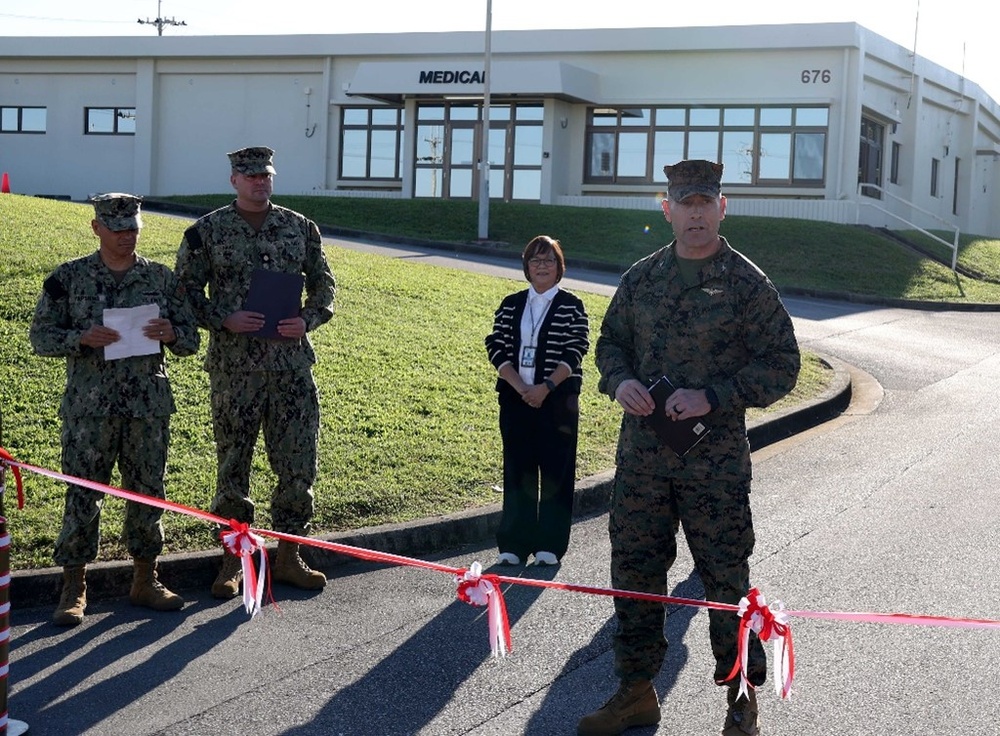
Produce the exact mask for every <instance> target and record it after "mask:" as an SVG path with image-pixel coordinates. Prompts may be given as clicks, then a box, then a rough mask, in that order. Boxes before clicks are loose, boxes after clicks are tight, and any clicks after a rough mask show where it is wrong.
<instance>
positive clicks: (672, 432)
mask: <svg viewBox="0 0 1000 736" xmlns="http://www.w3.org/2000/svg"><path fill="white" fill-rule="evenodd" d="M676 390H677V389H676V388H674V385H673V384H672V383H670V380H669V379H668V378H667V377H666V376H660V378H658V379H657V380H656V381H655V382H654V383H653V385H652V386H650V387H649V394H650V396H652V397H653V401H654V402H656V408H655V409H653V413H652V414H650V415H649V416H648V417H646V418H647V419H648V420H649V423H650V424H652V425H653V429H654V430H656V434H657V436H659V438H660V441H661V442H663V443H664V444H665V445H667V446H668V447H670V449H671V450H673V451H674V452H676V453H677V454H678V455H681V456H682V457H683V456H684V455H687V454H688V452H689V451H690V450H691V448H692V447H694V446H695V445H697V444H698V443H699V442H701V441H702V440H703V439H705V437H706V436H707V435H708V433H709V432H711V431H712V430H711V428H710V427H709V426H708V425H707V424H705V422H704V419H705V418H704V417H692V418H690V419H677V420H675V419H672V418H671V417H670V416H669V415H668V414H667V411H666V402H667V398H668V397H669V396H670V394H672V393H673V392H674V391H676Z"/></svg>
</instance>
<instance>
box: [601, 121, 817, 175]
mask: <svg viewBox="0 0 1000 736" xmlns="http://www.w3.org/2000/svg"><path fill="white" fill-rule="evenodd" d="M588 118H589V119H588V126H587V169H586V173H585V180H586V182H587V183H593V184H605V183H607V184H655V183H659V182H662V180H663V174H662V169H663V165H664V164H669V163H673V162H675V161H680V160H682V159H685V158H688V159H693V158H700V159H707V160H709V161H721V162H722V163H723V164H724V166H725V169H724V171H723V178H722V181H723V183H724V184H727V185H730V186H732V185H737V186H738V185H747V186H753V185H758V186H759V185H766V186H796V187H801V186H816V187H819V186H822V185H823V182H824V180H825V178H826V142H827V135H828V127H829V109H828V108H826V107H794V106H792V107H790V106H782V107H764V106H748V105H740V106H732V107H726V106H711V107H695V106H688V107H650V108H591V109H590V110H589V111H588Z"/></svg>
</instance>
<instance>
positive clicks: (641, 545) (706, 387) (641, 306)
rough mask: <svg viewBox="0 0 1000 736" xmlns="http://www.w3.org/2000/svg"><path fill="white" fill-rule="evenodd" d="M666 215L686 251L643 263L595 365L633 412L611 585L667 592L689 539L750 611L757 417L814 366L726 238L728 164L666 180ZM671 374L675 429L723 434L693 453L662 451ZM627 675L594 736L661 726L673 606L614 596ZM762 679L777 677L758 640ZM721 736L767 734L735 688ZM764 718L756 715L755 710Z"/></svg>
mask: <svg viewBox="0 0 1000 736" xmlns="http://www.w3.org/2000/svg"><path fill="white" fill-rule="evenodd" d="M665 171H666V173H667V176H668V178H669V181H670V184H669V189H668V191H669V201H665V202H664V212H665V214H666V215H667V219H668V220H670V221H671V223H672V225H673V228H674V234H675V240H674V241H673V242H672V243H671V244H670V245H668V246H666V247H664V248H662V249H660V250H658V251H656V252H655V253H653V254H652V255H650V256H648V257H646V258H644V259H642V260H640V261H639V262H638V263H636V264H634V265H633V266H632V267H631V268H630V269H629V270H628V271H627V272H626V273H625V274H624V275H623V276H622V279H621V283H620V285H619V287H618V290H617V292H616V293H615V295H614V297H613V298H612V301H611V304H610V305H609V307H608V310H607V313H606V314H605V317H604V321H603V324H602V325H601V332H600V337H599V338H598V340H597V345H596V352H595V358H596V363H597V367H598V370H599V371H600V374H601V376H600V381H599V390H600V391H601V392H602V393H606V394H608V395H609V396H611V397H612V398H614V399H616V400H618V401H619V403H621V404H622V406H623V408H624V409H625V414H624V416H623V419H622V425H621V432H620V436H619V442H618V450H617V458H616V465H617V469H616V474H615V479H614V484H613V490H612V497H611V510H610V518H609V524H608V530H609V534H610V538H611V547H612V550H611V582H612V585H613V586H614V587H615V588H617V589H624V590H636V591H643V592H649V593H656V594H666V593H667V592H668V588H667V571H668V570H669V569H670V567H671V565H672V564H673V562H674V559H675V557H676V549H677V548H676V534H677V531H678V528H679V527H683V529H684V534H685V537H686V539H687V543H688V547H689V549H690V550H691V553H692V556H693V558H694V563H695V567H696V569H697V571H698V574H699V576H700V578H701V580H702V583H703V585H704V587H705V595H706V599H707V600H711V601H716V602H720V603H732V604H736V603H738V602H739V600H740V598H741V597H742V596H744V595H746V593H747V592H748V591H749V589H750V571H749V563H748V560H749V557H750V555H751V553H752V552H753V547H754V531H753V522H752V516H751V509H750V499H749V494H750V480H751V462H750V446H749V443H748V441H747V434H746V418H745V415H746V409H747V407H765V406H768V405H769V404H771V403H773V402H775V401H777V400H778V399H780V398H781V397H782V396H784V395H785V394H787V393H788V392H789V391H790V390H791V389H792V388H794V386H795V382H796V380H797V378H798V372H799V366H800V356H799V348H798V344H797V342H796V339H795V333H794V329H793V326H792V321H791V318H790V317H789V315H788V313H787V311H786V310H785V308H784V306H783V304H782V302H781V299H780V297H779V295H778V293H777V291H776V290H775V288H774V286H773V285H772V284H771V282H770V281H769V280H768V278H767V276H766V275H765V274H764V273H763V272H762V271H761V270H760V269H759V268H757V266H755V265H754V264H753V263H752V262H751V261H750V260H748V259H747V258H746V257H745V256H743V255H742V254H740V253H739V252H737V251H736V250H734V249H733V248H732V247H731V246H730V245H729V243H728V242H727V241H726V239H725V238H723V237H721V236H719V235H718V223H719V222H720V221H721V220H722V218H723V217H724V216H725V198H724V197H722V196H721V187H720V181H721V175H722V165H721V164H715V163H712V162H707V161H684V162H680V163H679V164H677V165H675V166H668V167H666V168H665ZM663 375H666V376H667V377H668V378H669V379H670V381H671V383H673V385H674V386H677V387H680V388H679V390H677V391H676V392H674V393H673V394H672V395H671V396H669V397H667V400H666V403H665V406H664V407H663V409H662V410H664V411H666V412H667V413H668V414H669V415H670V416H671V417H672V418H682V419H687V418H691V417H695V416H704V422H705V424H707V425H708V426H710V428H711V431H710V433H709V434H708V435H707V436H706V437H705V438H704V439H703V440H702V441H701V442H700V443H698V444H696V445H695V446H694V447H693V448H692V449H691V450H690V451H689V452H688V453H687V454H686V455H684V456H679V455H678V454H676V453H675V452H674V451H673V450H672V449H670V448H669V447H668V446H666V445H665V444H663V443H662V441H661V440H660V439H659V438H658V436H657V434H656V433H655V431H654V430H653V428H652V426H651V425H650V422H649V421H648V419H647V417H648V415H649V414H650V413H651V412H652V411H653V402H652V400H651V399H650V398H649V394H648V392H647V391H646V388H647V387H648V386H649V385H650V384H651V383H652V382H653V381H654V380H656V379H657V378H659V377H660V376H663ZM615 611H616V614H617V618H618V628H617V631H616V633H615V636H614V652H615V670H616V674H617V675H618V676H619V678H620V679H621V681H622V688H621V689H620V690H619V692H618V693H617V694H616V696H615V697H614V698H612V700H611V701H609V702H608V704H607V705H606V706H605V707H604V708H602V709H601V710H599V711H598V712H597V713H595V714H593V715H591V716H587V717H585V718H584V719H583V720H582V721H581V722H580V726H579V733H581V734H603V733H620V732H621V731H622V730H624V728H627V727H629V726H634V725H649V724H651V723H655V722H657V721H658V720H659V715H660V714H659V704H658V701H657V700H656V695H655V691H654V690H653V689H652V686H651V684H650V682H649V681H651V680H652V679H653V678H654V677H655V676H656V675H657V673H658V672H659V670H660V667H661V665H662V664H663V660H664V656H665V654H666V649H667V642H666V640H665V638H664V635H663V624H664V610H663V606H662V604H659V603H650V602H644V601H637V600H634V599H629V598H616V599H615ZM738 623H739V621H738V618H737V617H736V616H735V615H734V614H732V613H730V612H722V611H714V610H713V611H710V612H709V637H710V639H711V645H712V653H713V655H714V657H715V661H716V666H715V673H714V676H715V681H716V683H718V684H727V685H732V684H733V683H732V682H730V683H726V682H724V681H725V680H726V678H727V677H728V676H729V673H730V671H731V669H732V667H733V664H734V662H735V661H736V653H737V629H738ZM748 676H749V679H750V681H751V682H752V683H753V684H754V685H760V684H761V683H763V682H764V680H765V677H766V660H765V657H764V651H763V648H762V647H761V645H760V642H759V641H757V640H756V637H754V638H753V641H752V645H751V649H750V653H749V664H748ZM729 694H730V697H729V704H730V709H729V713H728V715H727V719H726V725H725V727H724V730H723V733H724V734H727V736H728V735H729V734H733V735H734V736H735V735H736V734H756V733H757V732H758V731H757V716H756V700H755V698H754V697H753V696H752V691H751V698H750V701H751V702H748V700H747V698H741V699H740V702H739V703H738V704H736V703H735V702H734V701H735V700H736V697H735V696H736V691H735V689H733V688H730V691H729ZM751 711H752V712H751Z"/></svg>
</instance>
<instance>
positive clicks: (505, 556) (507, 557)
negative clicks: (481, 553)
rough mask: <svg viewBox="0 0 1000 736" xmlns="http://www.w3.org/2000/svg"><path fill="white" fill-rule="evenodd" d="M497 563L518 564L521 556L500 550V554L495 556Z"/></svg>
mask: <svg viewBox="0 0 1000 736" xmlns="http://www.w3.org/2000/svg"><path fill="white" fill-rule="evenodd" d="M497 564H498V565H520V564H521V558H520V557H518V556H517V555H515V554H514V553H513V552H501V553H500V556H499V557H497Z"/></svg>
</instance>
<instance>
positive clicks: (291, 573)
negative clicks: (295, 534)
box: [271, 540, 326, 590]
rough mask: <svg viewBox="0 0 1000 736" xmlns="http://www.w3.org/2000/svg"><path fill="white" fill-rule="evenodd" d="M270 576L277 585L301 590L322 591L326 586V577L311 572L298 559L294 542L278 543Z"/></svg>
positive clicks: (313, 571)
mask: <svg viewBox="0 0 1000 736" xmlns="http://www.w3.org/2000/svg"><path fill="white" fill-rule="evenodd" d="M271 575H272V577H273V578H274V579H275V580H276V581H277V582H279V583H288V584H289V585H294V586H295V587H296V588H302V589H303V590H322V589H323V588H324V587H325V586H326V575H324V574H323V573H321V572H319V571H318V570H313V569H312V568H310V567H309V565H307V564H306V563H305V561H303V559H302V558H301V557H299V545H297V544H295V543H294V542H286V541H284V540H280V541H279V542H278V559H277V560H275V561H274V567H272V568H271Z"/></svg>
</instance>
